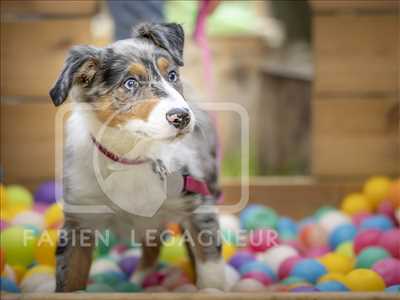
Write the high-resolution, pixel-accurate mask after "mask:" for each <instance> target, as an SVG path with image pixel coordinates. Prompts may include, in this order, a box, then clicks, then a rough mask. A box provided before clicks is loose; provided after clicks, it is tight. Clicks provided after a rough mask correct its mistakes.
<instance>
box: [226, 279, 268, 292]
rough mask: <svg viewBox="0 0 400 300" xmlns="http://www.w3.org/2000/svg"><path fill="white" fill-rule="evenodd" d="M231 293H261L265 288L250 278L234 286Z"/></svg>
mask: <svg viewBox="0 0 400 300" xmlns="http://www.w3.org/2000/svg"><path fill="white" fill-rule="evenodd" d="M231 291H232V292H261V291H265V286H264V285H263V284H262V283H260V282H259V281H258V280H255V279H252V278H245V279H242V280H240V281H239V282H238V283H237V284H235V285H234V286H233V288H232V290H231Z"/></svg>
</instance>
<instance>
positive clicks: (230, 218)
mask: <svg viewBox="0 0 400 300" xmlns="http://www.w3.org/2000/svg"><path fill="white" fill-rule="evenodd" d="M219 226H220V228H221V229H229V230H231V231H232V232H234V233H236V234H238V233H239V232H240V220H239V218H238V217H236V216H235V215H231V214H221V215H219Z"/></svg>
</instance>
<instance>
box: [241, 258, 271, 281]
mask: <svg viewBox="0 0 400 300" xmlns="http://www.w3.org/2000/svg"><path fill="white" fill-rule="evenodd" d="M249 272H261V273H264V274H265V275H267V276H268V277H269V278H271V279H273V280H276V274H275V273H274V271H272V269H271V268H270V267H268V266H267V265H266V264H264V263H262V262H260V261H250V262H248V263H245V264H243V265H242V266H241V267H240V269H239V273H240V275H242V276H243V275H244V274H246V273H249Z"/></svg>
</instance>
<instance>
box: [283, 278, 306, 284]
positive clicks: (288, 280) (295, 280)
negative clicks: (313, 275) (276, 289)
mask: <svg viewBox="0 0 400 300" xmlns="http://www.w3.org/2000/svg"><path fill="white" fill-rule="evenodd" d="M303 282H304V283H306V281H305V280H304V279H303V278H300V277H296V276H289V277H286V278H285V279H283V280H282V281H281V282H280V283H281V284H283V285H291V284H295V283H303Z"/></svg>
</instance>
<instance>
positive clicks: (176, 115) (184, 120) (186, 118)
mask: <svg viewBox="0 0 400 300" xmlns="http://www.w3.org/2000/svg"><path fill="white" fill-rule="evenodd" d="M166 118H167V121H168V123H169V124H171V125H172V126H174V127H175V128H178V129H183V128H185V127H186V126H188V124H189V122H190V114H189V110H188V109H187V108H183V109H181V108H174V109H171V110H170V111H169V112H167V115H166Z"/></svg>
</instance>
